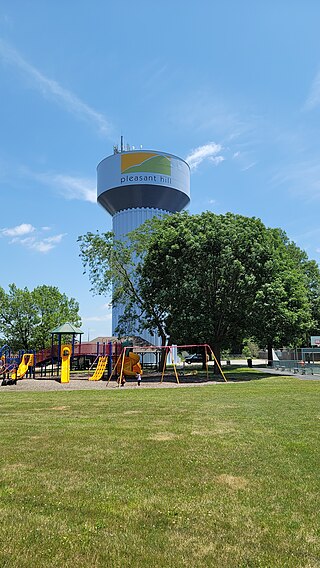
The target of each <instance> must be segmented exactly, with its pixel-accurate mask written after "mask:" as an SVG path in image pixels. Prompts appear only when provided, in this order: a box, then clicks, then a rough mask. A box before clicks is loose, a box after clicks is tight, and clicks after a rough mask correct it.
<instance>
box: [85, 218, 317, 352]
mask: <svg viewBox="0 0 320 568" xmlns="http://www.w3.org/2000/svg"><path fill="white" fill-rule="evenodd" d="M80 250H81V256H82V260H83V262H84V265H85V267H86V269H87V270H89V276H90V280H91V283H92V285H93V290H94V291H95V292H98V293H105V292H106V291H109V292H110V291H111V284H112V282H113V288H112V296H113V300H112V301H113V304H115V303H118V302H119V303H122V304H123V305H124V306H125V311H124V315H123V317H122V319H121V322H120V326H119V329H118V331H119V332H120V333H121V332H124V331H125V330H127V331H128V330H130V329H131V328H132V326H133V325H134V326H135V327H136V326H137V323H136V322H137V318H138V319H139V320H140V328H141V329H148V330H151V329H155V328H156V329H157V331H158V333H159V335H160V336H161V337H162V341H163V343H164V342H165V340H166V339H167V338H168V341H169V342H175V343H178V344H181V343H210V344H211V345H212V346H213V348H214V351H215V354H216V357H217V358H218V359H219V358H220V352H221V349H227V348H229V347H230V346H231V345H234V344H236V343H237V344H240V343H241V342H242V340H243V339H244V337H249V336H253V337H255V338H256V339H257V340H259V342H260V344H262V345H266V344H268V345H269V347H270V346H272V345H278V344H279V343H282V344H283V343H285V344H287V345H288V344H290V343H296V342H298V341H300V340H301V338H302V337H305V336H306V333H307V332H308V330H310V329H311V328H312V326H313V325H315V318H314V317H313V311H314V312H316V311H317V310H318V311H317V313H319V309H318V308H316V307H315V306H314V303H312V301H313V299H314V296H315V293H314V291H315V289H317V294H318V296H317V298H319V297H320V294H319V288H317V286H318V283H319V280H318V278H319V270H318V269H317V266H316V265H315V264H314V263H313V262H312V261H308V259H307V257H306V256H304V254H303V253H302V251H300V249H298V247H296V246H295V245H294V244H293V243H290V242H289V240H288V238H287V237H286V235H285V233H284V232H283V231H281V230H278V229H267V228H266V227H265V226H264V225H263V223H262V222H261V221H260V220H259V219H255V218H247V217H243V216H241V215H233V214H231V213H228V214H226V215H215V214H213V213H210V212H206V213H202V214H201V215H189V214H187V213H182V214H175V215H168V216H165V217H163V218H160V219H159V218H154V219H152V220H151V221H148V222H146V223H145V224H144V225H142V226H141V227H140V228H139V229H137V230H136V231H134V232H133V233H131V234H130V235H129V236H128V237H127V239H126V240H125V241H124V242H121V243H119V242H115V241H114V240H113V235H112V233H106V234H104V235H101V236H100V235H99V234H98V233H97V234H92V233H89V234H87V235H85V236H84V237H80ZM318 304H319V300H318ZM133 322H134V323H133ZM270 348H271V347H270Z"/></svg>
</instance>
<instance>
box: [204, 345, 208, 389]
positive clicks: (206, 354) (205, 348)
mask: <svg viewBox="0 0 320 568" xmlns="http://www.w3.org/2000/svg"><path fill="white" fill-rule="evenodd" d="M204 354H205V358H206V371H207V381H208V380H209V365H208V353H207V346H206V345H205V346H204Z"/></svg>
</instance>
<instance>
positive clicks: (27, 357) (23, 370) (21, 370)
mask: <svg viewBox="0 0 320 568" xmlns="http://www.w3.org/2000/svg"><path fill="white" fill-rule="evenodd" d="M33 365H34V355H33V353H25V354H24V355H22V359H21V362H20V365H19V367H18V370H17V377H16V378H17V379H23V377H24V376H25V375H26V374H27V371H28V369H29V367H33Z"/></svg>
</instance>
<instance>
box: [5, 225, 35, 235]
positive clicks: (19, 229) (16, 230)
mask: <svg viewBox="0 0 320 568" xmlns="http://www.w3.org/2000/svg"><path fill="white" fill-rule="evenodd" d="M33 231H35V227H33V226H32V225H30V224H29V223H22V224H21V225H17V226H16V227H11V228H6V229H1V233H2V234H3V235H4V236H5V237H19V236H20V237H21V236H22V235H28V234H30V233H33Z"/></svg>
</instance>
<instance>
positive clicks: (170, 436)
mask: <svg viewBox="0 0 320 568" xmlns="http://www.w3.org/2000/svg"><path fill="white" fill-rule="evenodd" d="M176 438H180V435H179V434H174V433H173V432H158V433H157V434H154V435H153V436H150V440H156V441H157V442H167V441H168V440H175V439H176Z"/></svg>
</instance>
